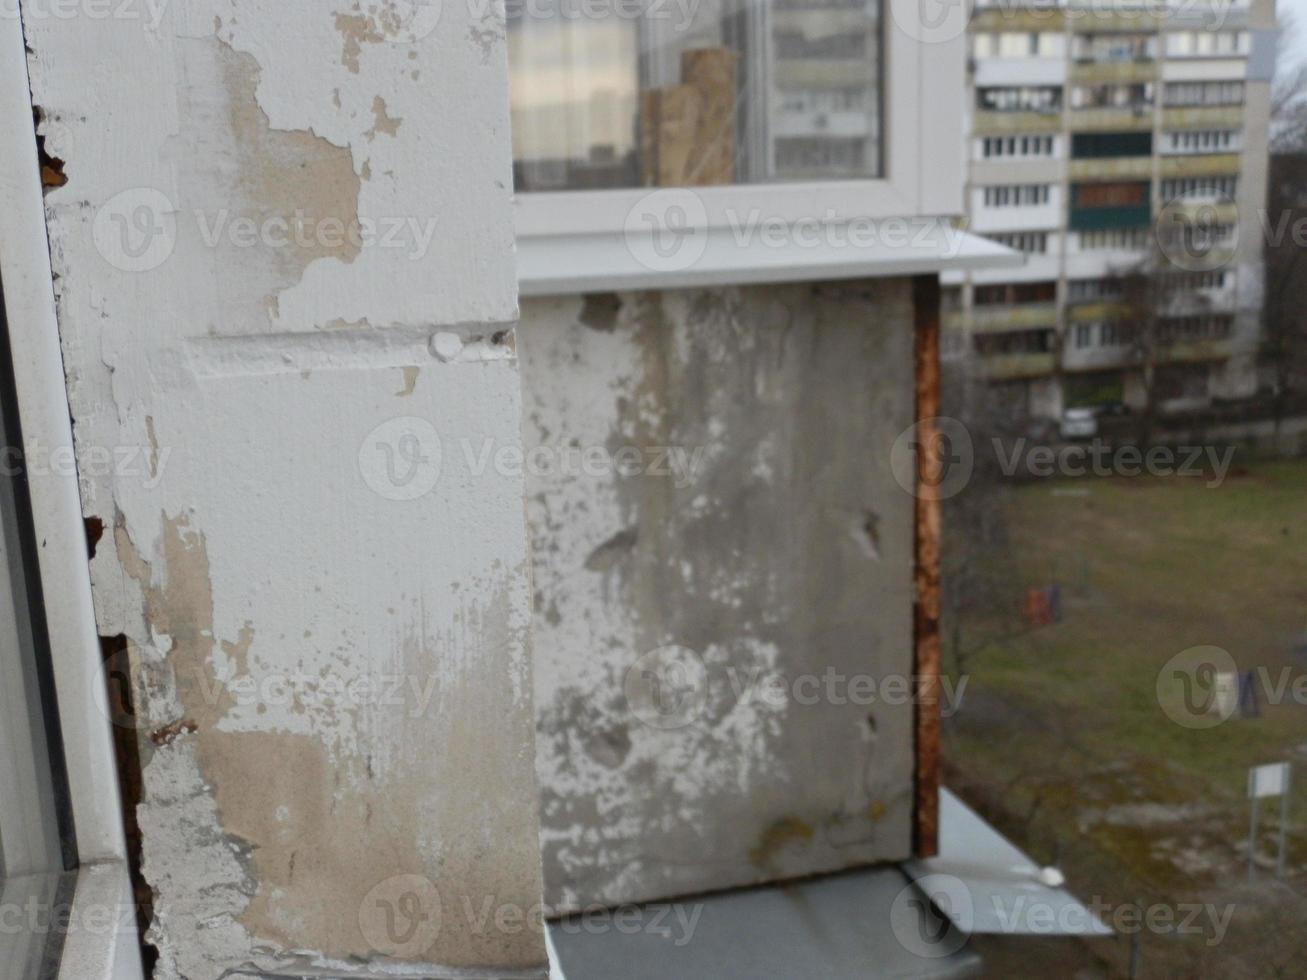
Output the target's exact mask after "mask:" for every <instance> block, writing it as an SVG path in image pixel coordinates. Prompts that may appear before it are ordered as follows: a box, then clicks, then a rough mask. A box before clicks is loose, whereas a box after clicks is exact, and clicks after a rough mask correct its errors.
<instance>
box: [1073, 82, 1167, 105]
mask: <svg viewBox="0 0 1307 980" xmlns="http://www.w3.org/2000/svg"><path fill="white" fill-rule="evenodd" d="M1152 104H1153V85H1152V83H1151V82H1145V83H1142V84H1138V85H1076V86H1073V87H1072V89H1071V108H1073V109H1135V110H1142V109H1147V108H1150V107H1151V106H1152Z"/></svg>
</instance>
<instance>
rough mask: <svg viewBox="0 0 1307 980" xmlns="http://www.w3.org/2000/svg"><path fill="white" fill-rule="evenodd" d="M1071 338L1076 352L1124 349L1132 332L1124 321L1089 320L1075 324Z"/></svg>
mask: <svg viewBox="0 0 1307 980" xmlns="http://www.w3.org/2000/svg"><path fill="white" fill-rule="evenodd" d="M1072 336H1073V345H1074V346H1075V348H1076V349H1077V350H1089V349H1091V348H1104V347H1125V346H1127V345H1128V344H1129V343H1130V339H1131V337H1132V336H1133V331H1132V330H1131V328H1130V325H1129V324H1128V323H1126V322H1125V321H1124V320H1091V321H1090V322H1088V323H1077V324H1076V327H1075V331H1074V333H1073V334H1072Z"/></svg>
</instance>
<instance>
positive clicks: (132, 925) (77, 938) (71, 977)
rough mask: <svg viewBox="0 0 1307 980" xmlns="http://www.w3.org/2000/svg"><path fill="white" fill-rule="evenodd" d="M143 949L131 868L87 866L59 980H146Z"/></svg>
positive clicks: (82, 872)
mask: <svg viewBox="0 0 1307 980" xmlns="http://www.w3.org/2000/svg"><path fill="white" fill-rule="evenodd" d="M141 976H142V970H141V947H140V940H139V939H138V938H137V930H136V908H135V905H134V904H133V901H132V888H131V882H130V879H129V878H128V876H127V869H126V867H125V866H123V865H122V864H120V863H118V862H112V863H108V864H88V865H86V866H84V867H83V868H82V869H81V870H80V871H79V872H78V875H77V890H76V892H74V894H73V903H72V909H71V912H70V914H69V917H68V931H67V933H66V934H65V935H64V947H63V955H62V956H61V957H60V959H59V973H58V975H57V980H141Z"/></svg>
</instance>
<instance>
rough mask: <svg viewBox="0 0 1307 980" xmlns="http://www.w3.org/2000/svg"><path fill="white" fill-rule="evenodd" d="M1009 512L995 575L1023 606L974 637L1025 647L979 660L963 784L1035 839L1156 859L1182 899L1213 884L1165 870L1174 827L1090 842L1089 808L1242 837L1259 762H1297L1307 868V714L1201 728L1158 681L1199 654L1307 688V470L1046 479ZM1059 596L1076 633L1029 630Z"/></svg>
mask: <svg viewBox="0 0 1307 980" xmlns="http://www.w3.org/2000/svg"><path fill="white" fill-rule="evenodd" d="M1003 512H1004V514H1005V516H1006V523H1007V528H1008V535H1009V540H1010V546H1009V548H1008V549H1006V551H1005V553H1002V554H995V555H993V556H992V561H988V562H987V567H988V568H989V574H990V575H992V576H994V577H995V579H996V581H997V582H998V583H999V585H1000V588H1001V590H1002V593H1003V594H1005V595H1009V594H1010V605H1008V606H1007V608H998V609H995V610H994V611H993V612H992V613H987V614H986V615H984V616H983V617H976V616H974V615H973V616H972V617H970V619H969V620H968V621H967V622H966V623H965V629H966V633H967V635H968V636H969V637H972V638H974V637H976V636H985V635H992V636H994V637H1004V636H1008V637H1010V638H1008V639H999V640H996V641H995V642H994V643H992V644H991V645H989V646H987V647H985V648H984V649H983V650H981V651H980V652H975V653H972V654H970V655H969V656H968V657H967V660H966V670H967V673H968V674H969V678H970V679H969V688H968V690H967V693H966V699H965V700H964V701H963V704H962V710H961V711H960V712H959V714H958V716H957V717H956V718H955V719H952V720H951V721H950V722H949V723H948V724H947V725H946V727H945V756H946V760H947V762H948V764H949V766H950V767H951V769H952V770H953V771H954V772H957V773H961V774H963V775H964V776H965V779H966V781H968V782H972V781H974V782H975V783H976V784H977V785H981V786H985V787H988V788H990V789H992V790H995V791H997V792H999V793H1002V794H1006V798H1007V800H1008V802H1009V803H1010V805H1011V806H1012V807H1014V808H1015V809H1017V810H1020V811H1022V812H1024V811H1025V810H1027V809H1032V808H1033V809H1034V810H1035V811H1036V812H1037V814H1038V815H1037V816H1036V817H1035V818H1034V821H1033V827H1035V828H1038V827H1039V826H1040V825H1043V828H1044V829H1046V830H1047V831H1048V833H1049V834H1050V835H1052V836H1059V837H1065V836H1067V835H1074V834H1075V833H1076V831H1077V828H1080V830H1081V831H1082V836H1086V835H1087V837H1088V838H1091V839H1092V840H1093V842H1094V846H1096V847H1097V848H1098V849H1099V850H1100V851H1102V852H1105V853H1107V854H1109V855H1110V854H1115V855H1117V856H1118V857H1119V858H1120V859H1122V860H1123V861H1128V862H1131V863H1132V865H1133V863H1134V862H1138V861H1142V864H1140V865H1139V866H1138V867H1135V868H1134V870H1136V871H1138V873H1139V874H1141V875H1142V876H1143V877H1144V878H1145V879H1146V880H1147V882H1148V883H1149V884H1150V886H1154V887H1158V888H1161V889H1172V888H1180V889H1182V890H1183V889H1185V888H1188V887H1190V886H1193V887H1199V886H1200V885H1201V883H1202V882H1203V880H1204V876H1203V875H1202V874H1197V875H1196V876H1189V875H1187V874H1185V873H1183V872H1180V871H1177V869H1176V868H1175V867H1174V866H1173V865H1172V863H1171V862H1170V861H1169V860H1167V858H1166V857H1165V854H1166V852H1167V847H1168V846H1172V845H1171V844H1166V843H1165V842H1163V843H1159V840H1158V835H1159V834H1160V835H1163V836H1164V835H1165V834H1170V835H1171V836H1172V837H1175V836H1176V828H1175V827H1174V826H1171V827H1169V828H1164V829H1163V830H1160V831H1158V833H1157V834H1153V833H1152V832H1151V831H1149V830H1148V829H1147V828H1141V827H1139V826H1126V825H1122V826H1103V825H1101V824H1098V825H1095V826H1091V827H1090V828H1089V829H1087V830H1086V829H1085V823H1084V820H1083V818H1084V816H1085V814H1086V812H1087V811H1088V810H1092V809H1093V808H1095V807H1098V808H1102V807H1106V806H1112V805H1114V804H1123V803H1129V804H1148V803H1151V802H1157V803H1162V804H1167V805H1172V806H1183V805H1186V804H1199V805H1201V806H1207V807H1211V808H1215V809H1219V810H1220V811H1221V812H1220V816H1219V817H1212V818H1210V819H1209V820H1208V823H1207V825H1206V827H1205V832H1206V833H1208V834H1209V835H1210V836H1212V837H1214V838H1215V839H1217V840H1219V839H1221V838H1222V837H1224V838H1225V839H1227V840H1228V839H1231V838H1233V839H1238V834H1239V832H1240V831H1239V828H1240V827H1242V826H1243V821H1246V819H1247V816H1246V814H1247V809H1246V802H1245V800H1244V787H1245V780H1246V772H1247V769H1248V767H1249V766H1251V765H1254V764H1258V763H1263V762H1272V761H1278V760H1281V759H1292V760H1295V761H1296V763H1297V768H1296V772H1295V775H1296V777H1297V785H1296V789H1297V792H1296V793H1295V795H1294V797H1293V806H1294V817H1295V824H1296V826H1297V827H1298V828H1301V829H1302V830H1303V831H1304V834H1303V836H1302V838H1301V839H1300V840H1299V842H1298V846H1297V847H1296V850H1295V853H1294V857H1295V859H1299V860H1303V861H1307V748H1305V749H1304V751H1303V752H1301V753H1296V752H1295V751H1294V750H1295V748H1296V747H1298V746H1300V745H1303V746H1307V705H1299V704H1294V703H1291V702H1290V703H1285V704H1281V705H1278V706H1267V705H1265V704H1264V705H1263V714H1262V717H1261V718H1258V719H1242V718H1240V717H1238V716H1237V715H1236V716H1235V717H1234V718H1231V719H1230V720H1228V721H1226V722H1224V723H1222V724H1220V725H1218V726H1216V727H1214V728H1210V729H1206V730H1193V729H1190V728H1185V727H1183V726H1181V725H1178V724H1176V723H1174V722H1172V721H1171V720H1170V719H1169V718H1168V717H1167V716H1166V714H1165V713H1164V712H1163V711H1162V709H1161V707H1160V706H1159V704H1158V702H1157V697H1156V684H1157V677H1158V672H1159V670H1160V669H1161V668H1162V666H1163V665H1164V664H1165V663H1166V662H1167V661H1168V660H1169V659H1170V658H1171V657H1173V656H1174V655H1175V654H1177V653H1179V652H1180V651H1182V650H1185V649H1186V648H1189V647H1193V646H1200V645H1213V646H1217V647H1221V648H1224V649H1225V650H1227V651H1228V652H1229V653H1230V654H1231V655H1232V656H1233V658H1234V659H1235V661H1236V662H1237V663H1238V665H1239V667H1240V668H1243V669H1249V668H1257V667H1262V666H1264V667H1268V668H1270V670H1271V672H1272V675H1273V676H1274V675H1276V674H1277V673H1278V672H1279V671H1280V670H1281V669H1282V668H1289V669H1290V670H1291V672H1292V673H1291V675H1290V676H1291V677H1296V676H1299V675H1301V674H1303V673H1307V660H1304V659H1303V658H1300V657H1298V656H1297V655H1295V654H1294V653H1293V646H1294V645H1295V643H1297V642H1299V641H1300V640H1301V637H1302V635H1303V632H1304V630H1307V461H1247V460H1242V459H1238V460H1236V463H1235V466H1234V468H1233V469H1232V471H1231V473H1230V474H1229V475H1227V477H1226V479H1225V482H1224V483H1223V484H1222V485H1221V486H1219V487H1216V488H1210V489H1209V488H1207V487H1206V486H1205V485H1204V480H1203V479H1198V478H1181V477H1170V478H1153V477H1137V478H1125V477H1116V478H1092V477H1091V478H1085V479H1079V480H1058V481H1049V480H1045V481H1036V482H1032V483H1026V484H1022V485H1018V486H1011V487H1008V488H1006V489H1005V490H1004V491H1003ZM946 515H947V511H946ZM949 533H950V528H949V527H948V526H947V524H946V527H945V536H946V538H947V536H948V534H949ZM1053 581H1057V582H1059V583H1060V584H1061V585H1062V589H1063V596H1064V601H1063V613H1064V616H1063V621H1062V622H1061V623H1060V624H1057V625H1053V626H1047V627H1041V628H1039V629H1035V630H1030V631H1028V632H1025V633H1019V630H1020V629H1021V622H1020V617H1019V613H1020V609H1021V602H1022V597H1023V594H1024V591H1025V589H1026V588H1027V587H1029V586H1042V585H1046V584H1049V583H1051V582H1053ZM948 626H949V624H948V623H947V622H946V624H945V628H946V629H945V635H946V636H948ZM1013 633H1018V635H1016V636H1015V637H1012V634H1013ZM945 663H946V665H947V664H948V663H949V650H948V646H947V644H946V649H945ZM1091 823H1092V821H1091ZM1244 833H1245V834H1246V831H1245V832H1244ZM1214 874H1215V875H1216V877H1217V878H1220V877H1221V876H1222V875H1226V876H1228V869H1226V870H1225V871H1224V872H1220V873H1216V872H1214Z"/></svg>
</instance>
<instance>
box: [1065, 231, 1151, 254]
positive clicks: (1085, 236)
mask: <svg viewBox="0 0 1307 980" xmlns="http://www.w3.org/2000/svg"><path fill="white" fill-rule="evenodd" d="M1148 239H1149V235H1148V229H1147V228H1104V229H1101V230H1094V231H1082V232H1079V243H1080V249H1081V251H1085V252H1103V251H1136V250H1138V249H1142V248H1146V247H1147V246H1148Z"/></svg>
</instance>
